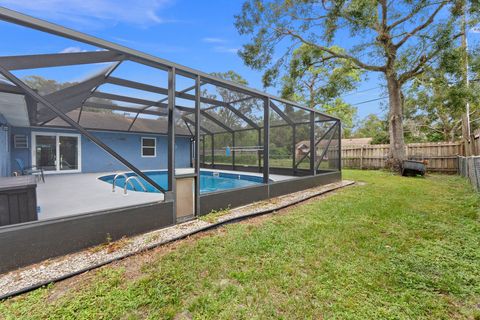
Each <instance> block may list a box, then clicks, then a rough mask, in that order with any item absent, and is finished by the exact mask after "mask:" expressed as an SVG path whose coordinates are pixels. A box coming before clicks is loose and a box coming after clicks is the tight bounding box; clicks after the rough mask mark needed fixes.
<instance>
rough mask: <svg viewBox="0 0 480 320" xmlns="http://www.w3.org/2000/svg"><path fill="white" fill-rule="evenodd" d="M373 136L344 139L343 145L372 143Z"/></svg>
mask: <svg viewBox="0 0 480 320" xmlns="http://www.w3.org/2000/svg"><path fill="white" fill-rule="evenodd" d="M372 140H373V138H352V139H342V147H343V146H364V145H367V144H372Z"/></svg>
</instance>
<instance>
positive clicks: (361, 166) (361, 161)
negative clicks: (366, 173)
mask: <svg viewBox="0 0 480 320" xmlns="http://www.w3.org/2000/svg"><path fill="white" fill-rule="evenodd" d="M360 170H363V145H362V147H361V148H360Z"/></svg>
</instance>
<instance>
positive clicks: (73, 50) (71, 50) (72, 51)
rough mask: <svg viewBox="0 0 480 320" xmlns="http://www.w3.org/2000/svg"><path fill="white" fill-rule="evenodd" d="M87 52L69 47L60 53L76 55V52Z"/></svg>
mask: <svg viewBox="0 0 480 320" xmlns="http://www.w3.org/2000/svg"><path fill="white" fill-rule="evenodd" d="M85 51H86V50H82V49H81V48H80V47H67V48H65V49H63V50H62V51H60V53H76V52H85Z"/></svg>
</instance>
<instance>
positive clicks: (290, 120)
mask: <svg viewBox="0 0 480 320" xmlns="http://www.w3.org/2000/svg"><path fill="white" fill-rule="evenodd" d="M270 108H272V109H273V111H275V112H276V113H277V114H278V115H279V116H280V117H282V119H283V120H285V122H287V123H288V124H289V125H291V126H294V125H295V122H293V121H292V119H290V118H289V117H288V116H287V115H286V114H285V113H284V112H283V111H282V110H281V109H280V108H279V107H278V106H277V105H276V104H275V103H273V102H272V101H271V100H270Z"/></svg>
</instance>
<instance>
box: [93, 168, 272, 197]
mask: <svg viewBox="0 0 480 320" xmlns="http://www.w3.org/2000/svg"><path fill="white" fill-rule="evenodd" d="M145 174H146V175H147V176H148V177H149V178H151V179H152V180H153V181H155V182H156V183H158V184H159V185H160V186H161V187H162V188H164V189H167V172H166V171H148V172H145ZM127 176H129V177H130V176H136V174H135V173H133V172H129V173H127ZM114 177H115V174H111V175H106V176H102V177H100V178H99V179H100V180H102V181H104V182H107V183H110V184H112V183H113V178H114ZM140 180H141V181H142V183H143V185H144V186H145V187H146V189H147V192H158V191H157V190H156V189H155V188H154V187H152V186H151V185H150V184H148V183H147V182H146V181H145V180H143V179H142V178H140ZM130 181H132V182H133V185H134V186H135V190H136V191H143V189H142V187H141V186H140V185H139V184H138V182H137V181H135V180H130ZM262 183H263V178H262V177H256V176H251V175H245V174H235V173H225V172H212V171H203V170H202V171H200V193H208V192H214V191H222V190H228V189H235V188H242V187H249V186H255V185H260V184H262ZM115 185H116V186H119V187H122V188H123V187H124V186H125V177H123V176H119V177H118V178H117V180H116V181H115ZM127 190H134V188H133V187H132V185H130V184H128V186H127Z"/></svg>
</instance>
